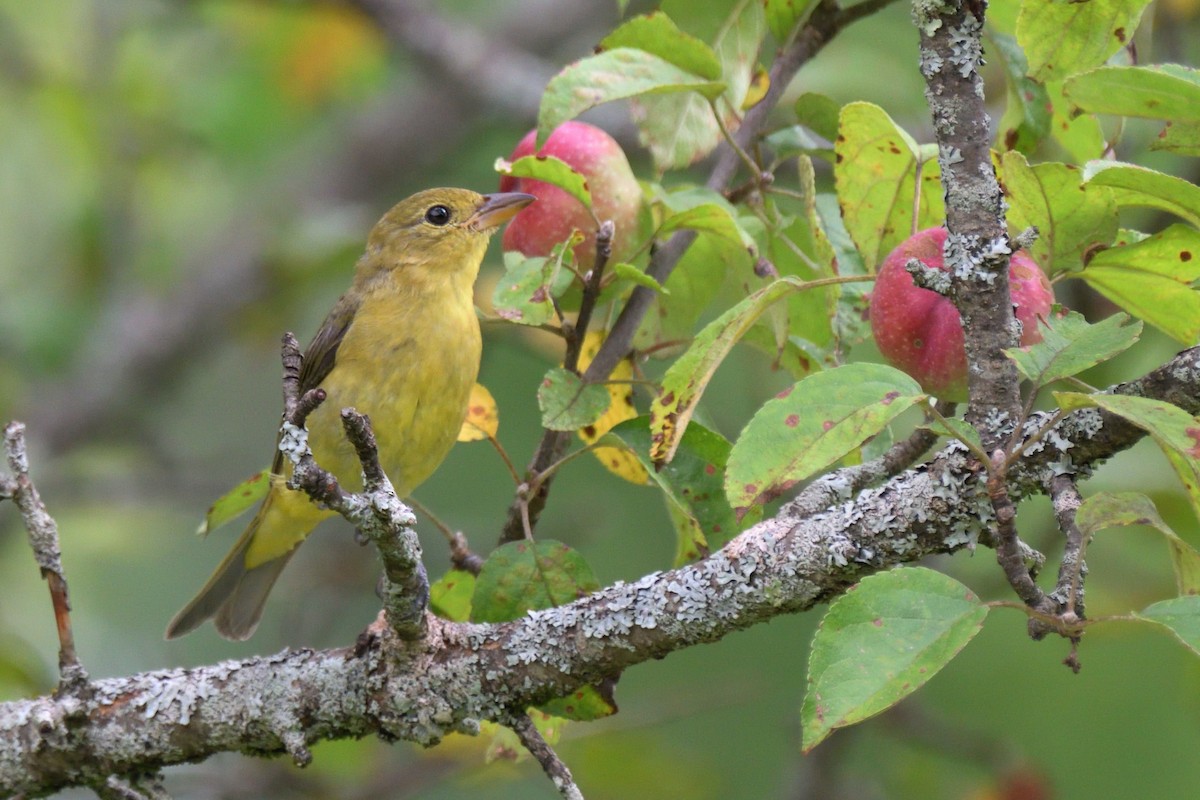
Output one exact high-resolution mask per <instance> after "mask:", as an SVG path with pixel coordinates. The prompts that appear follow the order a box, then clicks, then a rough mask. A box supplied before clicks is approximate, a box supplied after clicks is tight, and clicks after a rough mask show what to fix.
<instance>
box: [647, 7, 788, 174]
mask: <svg viewBox="0 0 1200 800" xmlns="http://www.w3.org/2000/svg"><path fill="white" fill-rule="evenodd" d="M760 2H761V0H737V2H734V3H733V4H732V7H731V6H730V4H729V3H727V2H724V1H722V2H721V3H719V4H713V5H712V7H710V8H706V9H704V11H715V12H717V13H720V14H722V15H724V16H723V17H722V18H720V20H721V21H719V22H718V23H716V24H717V28H716V30H715V31H714V32H713V33H712V34H711V35H712V38H711V41H712V48H713V51H714V52H715V53H716V54H717V59H718V60H719V61H720V64H721V73H720V74H721V79H722V81H723V83H722V84H718V85H719V86H722V87H723V88H722V89H721V90H719V91H717V92H715V93H704V94H703V95H701V94H697V93H695V92H691V93H687V94H665V95H642V96H640V97H636V98H634V99H633V100H632V102H631V103H630V107H631V111H632V112H633V121H634V124H635V125H637V127H638V137H639V139H640V140H641V142H642V144H644V145H645V146H646V147H647V149H649V150H650V156H651V158H653V160H654V166H655V169H656V170H657V171H658V172H659V173H660V174H661V173H663V172H665V171H667V170H670V169H682V168H684V167H687V166H689V165H691V164H694V163H695V162H696V161H699V160H700V159H702V158H704V157H705V156H707V155H708V154H709V153H711V152H712V151H713V149H715V148H716V146H717V145H718V144H720V143H721V129H720V127H719V126H718V125H717V120H716V117H715V116H714V115H713V109H712V106H711V105H710V104H709V100H710V99H711V100H714V101H718V102H717V110H718V113H720V114H721V117H722V121H723V122H724V123H725V126H726V128H727V129H729V130H730V131H732V130H735V129H736V128H737V126H738V124H739V123H740V122H741V112H740V110H739V109H740V108H741V104H742V100H743V99H744V98H745V97H746V91H747V89H748V88H749V87H750V80H751V76H752V75H753V73H754V67H755V65H756V58H757V56H758V49H759V46H760V45H761V43H762V39H763V36H764V34H765V32H766V25H765V23H764V21H763V12H762V8H761V6H760ZM669 5H671V4H664V6H663V8H664V10H666V9H667V8H668V6H669ZM678 5H679V6H680V12H679V13H678V14H676V15H675V19H677V20H681V21H686V22H688V23H695V22H696V21H697V18H699V17H700V16H701V14H700V11H701V10H700V9H697V8H695V6H696V3H695V0H692V2H689V3H686V4H683V3H680V4H678ZM703 35H704V37H705V38H707V37H708V36H709V34H708V33H707V32H706V33H705V34H703Z"/></svg>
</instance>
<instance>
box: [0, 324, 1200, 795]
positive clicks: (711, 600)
mask: <svg viewBox="0 0 1200 800" xmlns="http://www.w3.org/2000/svg"><path fill="white" fill-rule="evenodd" d="M1112 391H1114V392H1117V393H1123V394H1140V395H1143V396H1148V397H1155V398H1157V399H1162V400H1168V401H1169V402H1176V403H1177V404H1179V405H1181V406H1182V407H1183V408H1185V409H1186V410H1187V411H1188V412H1189V413H1192V414H1195V413H1198V412H1200V348H1193V349H1191V350H1188V351H1185V352H1183V353H1181V354H1180V355H1178V356H1177V357H1176V358H1174V359H1172V360H1171V361H1170V362H1169V363H1167V364H1165V365H1164V366H1162V367H1160V368H1159V369H1157V370H1155V371H1154V372H1153V373H1151V374H1149V375H1147V376H1145V377H1144V378H1142V379H1140V380H1138V381H1133V382H1131V383H1128V384H1122V385H1120V386H1117V387H1114V388H1113V389H1112ZM1046 418H1048V415H1045V414H1035V415H1033V416H1032V417H1031V419H1030V420H1029V422H1028V423H1027V430H1028V431H1030V432H1032V431H1036V430H1037V429H1038V428H1039V427H1040V426H1041V425H1042V424H1043V422H1044V419H1046ZM1143 435H1144V432H1143V431H1142V430H1141V429H1139V428H1137V427H1136V426H1134V425H1132V424H1130V423H1128V422H1126V421H1124V420H1123V419H1121V418H1119V417H1115V416H1112V415H1108V414H1105V413H1104V412H1101V411H1098V410H1096V409H1086V410H1083V411H1077V412H1074V413H1072V414H1070V415H1067V416H1066V417H1065V418H1063V420H1062V421H1061V422H1059V423H1058V424H1057V425H1056V426H1055V428H1054V435H1053V436H1050V437H1047V438H1046V439H1045V440H1043V442H1042V446H1040V447H1039V446H1036V445H1035V446H1033V447H1030V448H1029V449H1028V450H1027V451H1026V454H1025V456H1024V458H1023V459H1022V460H1021V461H1019V462H1017V463H1015V464H1013V465H1012V467H1011V468H1010V470H1009V475H1008V480H1009V487H1010V491H1012V492H1013V494H1014V496H1020V495H1023V494H1031V493H1035V492H1040V491H1044V487H1045V486H1046V485H1047V484H1048V482H1049V480H1050V478H1051V477H1052V476H1053V475H1054V474H1056V473H1057V472H1060V471H1061V470H1062V469H1063V468H1069V469H1071V470H1076V471H1082V470H1087V469H1089V468H1090V467H1091V466H1093V465H1094V464H1096V463H1097V462H1099V461H1101V460H1104V459H1106V458H1109V457H1110V456H1112V455H1115V454H1116V453H1118V452H1120V451H1121V450H1124V449H1126V448H1128V447H1130V446H1131V445H1132V444H1133V443H1134V442H1136V441H1137V440H1138V439H1140V438H1141V437H1142V436H1143ZM978 470H979V466H978V463H977V462H975V461H974V459H972V458H971V457H970V456H969V454H968V453H967V451H966V448H965V447H964V446H963V445H961V444H960V443H957V442H955V443H952V444H950V445H949V446H947V447H945V448H944V449H942V450H941V451H940V452H939V453H938V454H937V455H936V456H935V457H934V458H933V459H932V460H930V461H929V462H928V463H927V464H925V465H923V466H920V467H918V468H915V469H912V470H909V471H907V472H904V473H902V474H900V475H897V476H896V477H894V478H892V479H891V480H889V481H887V482H886V483H884V484H883V485H881V486H878V487H876V488H872V489H868V490H866V491H864V492H862V493H861V494H860V495H859V496H858V497H857V498H855V499H854V500H851V501H848V502H845V503H842V504H840V505H838V506H835V507H832V508H829V509H827V510H826V511H824V512H823V513H820V514H814V515H808V516H805V517H796V516H790V515H788V514H786V513H782V512H781V513H780V514H778V515H776V516H775V517H773V518H771V519H768V520H765V521H763V522H761V523H759V524H758V525H755V526H753V527H752V528H750V529H748V530H746V531H745V532H743V533H742V534H741V535H739V536H738V537H736V538H735V539H734V540H733V541H731V542H730V543H729V544H727V545H726V546H725V547H724V548H722V549H721V550H719V551H718V552H716V553H714V554H713V555H712V556H710V557H709V558H707V559H705V560H703V561H700V562H698V563H696V564H691V565H688V566H685V567H681V568H679V569H674V570H670V571H668V572H656V573H653V574H650V575H647V576H646V577H644V578H642V579H640V580H638V581H635V582H633V583H628V584H626V583H618V584H615V585H613V586H608V587H606V588H604V589H601V590H600V591H598V592H596V593H594V594H591V595H589V596H587V597H585V598H582V599H581V600H578V601H576V602H574V603H571V604H570V605H566V606H561V607H557V608H551V609H546V610H542V611H534V612H530V613H529V614H527V615H526V616H524V617H522V618H520V619H518V620H514V621H512V622H507V623H502V624H489V625H477V624H466V623H450V622H446V621H444V620H441V619H438V618H435V617H427V621H428V626H429V636H428V637H427V638H426V639H425V640H424V641H423V642H421V643H420V645H419V646H417V647H413V646H412V645H411V644H407V643H404V642H402V641H400V640H399V639H398V638H397V637H396V636H395V634H394V633H393V632H392V631H391V629H390V628H387V627H386V626H379V625H376V626H372V628H371V629H369V630H368V634H367V635H366V636H364V637H363V638H362V639H361V640H360V642H359V644H358V646H357V647H356V648H355V649H353V650H331V651H325V652H313V651H309V650H303V651H295V652H293V651H287V652H284V653H280V654H278V655H276V656H272V657H268V658H251V659H247V660H244V661H240V662H225V663H222V664H218V665H215V666H209V667H200V668H194V669H176V670H162V671H158V672H150V673H144V674H142V675H137V676H133V677H130V678H118V679H109V680H103V681H98V682H95V683H93V684H92V685H91V686H92V689H93V694H92V696H91V697H90V698H89V699H87V700H86V701H84V700H80V699H78V698H70V697H54V696H47V697H40V698H36V699H33V700H20V701H15V702H10V703H5V704H0V794H4V793H7V794H15V793H21V792H24V793H27V794H38V793H47V792H50V791H54V790H56V789H58V788H61V787H64V786H68V785H89V784H90V785H94V784H96V783H98V782H101V781H104V780H107V778H108V776H109V775H113V774H116V775H127V774H145V773H147V772H152V771H154V770H156V769H159V768H161V767H163V766H166V765H169V764H176V763H180V762H184V761H194V760H198V759H202V758H205V757H207V756H209V755H212V754H214V753H217V752H223V751H229V750H237V751H242V752H253V753H280V752H286V753H289V754H291V755H292V757H293V758H294V759H296V760H298V761H302V762H303V761H305V760H306V759H307V758H308V749H307V748H308V746H309V745H310V744H311V743H313V742H316V741H319V740H321V739H327V738H339V737H356V736H364V735H368V734H372V733H373V734H376V735H379V736H382V737H385V738H387V739H389V740H391V739H405V740H409V741H414V742H418V743H421V744H433V743H435V742H437V741H438V740H439V739H441V738H442V737H443V736H445V735H446V734H447V733H450V732H453V731H461V732H468V733H472V732H475V731H477V730H478V723H479V720H482V719H488V720H497V721H502V722H503V721H505V720H508V719H510V718H511V717H510V715H511V710H512V709H515V708H525V707H527V706H529V705H536V704H538V703H541V702H544V701H546V700H548V699H550V698H552V697H558V696H562V695H565V694H567V693H569V692H570V691H572V690H574V689H575V688H577V687H579V686H581V685H583V684H586V683H594V682H597V681H599V680H602V679H603V678H604V677H606V676H608V675H612V674H615V673H618V672H620V671H622V670H624V669H626V668H628V667H630V666H633V665H635V664H638V663H641V662H644V661H647V660H650V659H654V658H661V657H663V656H665V655H667V654H668V653H671V652H673V651H675V650H679V649H682V648H684V647H690V646H692V645H696V644H701V643H705V642H712V641H716V640H718V639H720V638H722V637H723V636H725V635H727V634H729V633H731V632H733V631H736V630H740V629H742V628H746V627H749V626H751V625H754V624H757V623H759V622H763V621H765V620H768V619H770V618H772V617H774V616H777V615H779V614H785V613H794V612H798V611H803V610H805V609H808V608H811V607H812V606H814V605H815V604H818V603H822V602H827V601H829V600H830V599H832V598H833V597H835V596H837V595H838V594H840V593H841V592H844V591H845V590H846V589H847V588H848V587H849V586H851V585H852V584H853V583H855V582H856V581H857V580H859V579H860V578H861V577H863V576H864V575H866V574H869V573H872V572H875V571H877V570H880V569H886V568H888V567H891V566H894V565H896V564H902V563H908V562H911V561H915V560H917V559H920V558H922V557H924V556H926V555H931V554H934V553H953V552H956V551H958V550H961V549H963V548H969V547H970V546H971V545H972V544H973V543H974V541H975V540H976V538H977V537H978V536H979V535H980V534H981V533H982V532H984V531H985V530H986V526H987V524H988V520H989V518H990V514H991V504H990V503H989V501H988V498H987V495H986V492H985V491H984V486H983V484H982V482H981V481H980V475H979V471H978ZM85 754H86V755H85Z"/></svg>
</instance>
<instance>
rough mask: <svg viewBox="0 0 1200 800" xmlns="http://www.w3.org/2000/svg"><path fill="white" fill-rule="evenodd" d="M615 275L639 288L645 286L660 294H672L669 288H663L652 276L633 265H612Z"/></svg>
mask: <svg viewBox="0 0 1200 800" xmlns="http://www.w3.org/2000/svg"><path fill="white" fill-rule="evenodd" d="M612 271H613V274H614V275H616V276H617V277H618V278H621V279H622V280H627V281H632V282H634V283H636V284H637V285H638V286H645V287H646V288H647V289H651V290H653V291H655V292H658V293H659V294H670V293H671V292H670V291H669V290H668V289H667V287H665V286H663V285H662V284H661V283H659V282H658V281H656V280H654V278H652V277H651V276H649V275H647V274H646V273H645V272H644V271H643V270H641V269H639V268H638V267H635V266H634V265H633V264H626V263H624V262H618V263H616V264H613V265H612Z"/></svg>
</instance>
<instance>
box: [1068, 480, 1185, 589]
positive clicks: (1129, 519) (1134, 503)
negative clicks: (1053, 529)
mask: <svg viewBox="0 0 1200 800" xmlns="http://www.w3.org/2000/svg"><path fill="white" fill-rule="evenodd" d="M1075 524H1076V525H1077V526H1078V527H1079V530H1080V532H1082V533H1083V534H1084V536H1089V537H1090V536H1093V535H1095V533H1096V531H1099V530H1102V529H1104V528H1115V527H1125V526H1129V525H1149V526H1150V527H1152V528H1154V529H1156V530H1157V531H1158V532H1159V533H1161V534H1162V535H1163V536H1164V537H1165V538H1166V540H1167V544H1168V545H1169V546H1170V548H1171V563H1172V564H1174V566H1175V586H1176V588H1177V589H1178V591H1179V593H1180V594H1200V552H1197V551H1196V549H1195V548H1194V547H1192V546H1191V545H1189V544H1188V543H1187V542H1185V541H1183V539H1181V538H1179V535H1178V534H1177V533H1175V531H1173V530H1172V529H1171V527H1170V526H1169V525H1167V523H1166V522H1164V521H1163V518H1162V517H1161V516H1159V514H1158V509H1157V508H1155V507H1154V501H1152V500H1151V499H1150V498H1149V497H1146V495H1144V494H1141V493H1139V492H1098V493H1096V494H1094V495H1092V496H1091V497H1088V498H1087V499H1085V500H1084V501H1083V502H1082V503H1081V504H1080V505H1079V508H1078V510H1076V512H1075Z"/></svg>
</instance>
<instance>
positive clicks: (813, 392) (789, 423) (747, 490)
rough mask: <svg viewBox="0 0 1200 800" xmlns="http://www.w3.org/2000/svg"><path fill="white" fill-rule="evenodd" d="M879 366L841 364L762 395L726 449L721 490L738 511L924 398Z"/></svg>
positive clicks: (803, 474)
mask: <svg viewBox="0 0 1200 800" xmlns="http://www.w3.org/2000/svg"><path fill="white" fill-rule="evenodd" d="M924 397H925V395H924V393H922V391H921V387H920V386H919V385H918V384H917V382H916V381H914V380H913V379H912V378H910V377H908V376H907V375H905V374H904V373H903V372H900V371H899V370H896V369H893V368H892V367H889V366H885V365H883V364H866V363H863V364H848V365H846V366H844V367H837V368H836V369H831V370H827V371H825V372H818V373H816V374H815V375H810V376H808V377H807V378H804V379H802V380H800V381H799V382H798V383H797V384H796V385H795V387H793V390H792V391H791V392H789V393H788V394H787V395H785V396H782V397H776V398H774V399H772V400H768V401H767V402H766V403H765V404H764V405H763V407H762V408H760V409H759V410H758V411H757V412H756V413H755V415H754V417H752V418H751V420H750V422H748V423H747V424H746V427H745V428H743V429H742V433H741V435H740V436H738V439H737V442H736V443H734V445H733V450H732V452H731V453H730V454H729V467H728V469H727V471H726V475H725V493H726V495H727V496H728V497H729V502H730V504H732V505H733V507H734V510H735V511H736V512H737V513H738V514H739V515H741V514H745V513H746V511H747V510H748V509H751V508H754V507H756V506H761V505H762V504H763V503H766V502H767V501H769V500H771V499H772V498H775V497H778V496H779V495H780V494H782V493H783V492H785V491H787V490H788V489H790V488H791V487H792V486H794V485H795V484H796V483H798V482H799V481H802V480H804V479H806V478H808V477H810V476H812V475H814V474H816V473H817V472H818V471H819V470H822V469H824V468H825V467H827V466H829V465H830V464H832V463H833V462H835V461H837V460H838V459H839V458H841V457H842V456H844V455H846V454H847V453H849V452H850V451H852V450H854V449H855V448H856V447H859V446H860V445H862V444H863V443H864V442H865V441H867V440H868V439H870V438H871V437H872V436H874V435H875V434H877V433H879V432H880V431H882V430H883V429H884V428H886V427H887V426H888V424H889V423H890V422H891V421H892V420H894V419H895V418H896V417H898V416H899V415H900V414H902V413H904V412H905V411H906V410H908V409H909V408H911V407H912V406H913V405H915V404H916V403H918V402H920V401H921V400H922V399H924Z"/></svg>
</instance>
